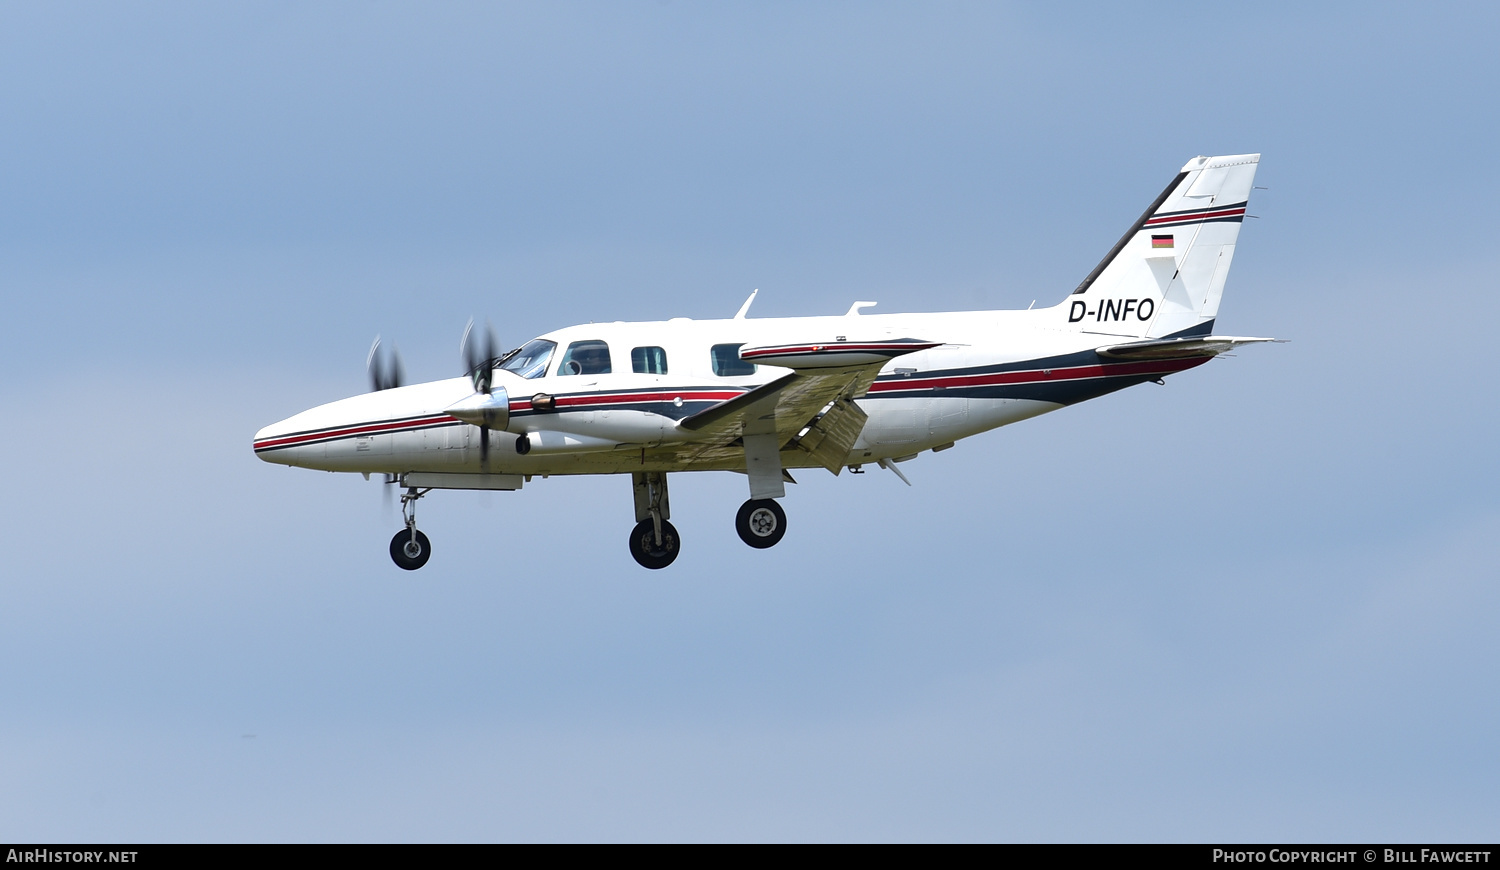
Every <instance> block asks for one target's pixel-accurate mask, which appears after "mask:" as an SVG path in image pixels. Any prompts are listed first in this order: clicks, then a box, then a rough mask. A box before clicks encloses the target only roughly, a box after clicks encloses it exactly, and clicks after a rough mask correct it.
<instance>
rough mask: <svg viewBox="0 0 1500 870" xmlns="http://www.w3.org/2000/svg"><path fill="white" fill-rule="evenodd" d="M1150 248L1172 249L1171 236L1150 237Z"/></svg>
mask: <svg viewBox="0 0 1500 870" xmlns="http://www.w3.org/2000/svg"><path fill="white" fill-rule="evenodd" d="M1151 247H1153V248H1170V247H1172V237H1171V236H1152V237H1151Z"/></svg>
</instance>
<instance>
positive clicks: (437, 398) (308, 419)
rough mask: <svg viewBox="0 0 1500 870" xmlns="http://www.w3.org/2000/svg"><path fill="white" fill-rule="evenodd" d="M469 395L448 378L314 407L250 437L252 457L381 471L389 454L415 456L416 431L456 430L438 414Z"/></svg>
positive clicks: (461, 381)
mask: <svg viewBox="0 0 1500 870" xmlns="http://www.w3.org/2000/svg"><path fill="white" fill-rule="evenodd" d="M469 389H472V387H471V386H470V385H469V382H468V380H467V379H465V378H454V379H453V380H452V381H438V382H434V383H431V384H417V385H414V386H410V387H399V388H396V389H391V390H381V391H379V392H376V393H365V394H363V395H360V396H351V397H350V398H347V399H340V400H339V401H337V402H329V403H328V404H326V405H319V406H318V407H316V408H310V409H308V410H306V411H303V412H302V413H300V414H295V415H293V416H291V417H288V418H286V419H285V420H282V421H280V422H278V423H272V424H271V425H269V426H267V427H265V428H264V429H262V430H260V431H259V432H257V433H255V455H256V456H259V457H260V458H261V459H263V460H265V461H266V462H274V463H276V464H277V465H295V466H298V467H301V468H318V469H323V470H325V471H385V470H388V467H389V466H391V465H392V463H393V459H392V456H393V454H394V453H397V452H400V451H402V450H404V451H406V452H411V451H413V450H418V451H419V450H420V448H421V444H420V438H421V432H420V430H421V429H423V428H425V427H428V426H434V425H441V424H443V423H444V422H445V421H446V422H447V423H451V424H454V425H457V421H456V420H454V419H453V418H452V417H449V416H448V415H447V414H445V413H443V411H442V409H443V408H445V407H447V406H449V405H451V404H453V402H454V400H456V399H458V398H460V397H461V396H463V395H464V392H465V391H466V390H469ZM400 439H406V440H405V441H403V440H400ZM413 439H416V440H413Z"/></svg>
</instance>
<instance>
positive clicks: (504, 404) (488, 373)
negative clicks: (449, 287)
mask: <svg viewBox="0 0 1500 870" xmlns="http://www.w3.org/2000/svg"><path fill="white" fill-rule="evenodd" d="M458 353H459V356H460V357H462V358H463V363H464V370H465V372H467V373H468V375H469V378H470V379H471V380H472V381H473V382H474V392H475V393H476V394H477V395H476V396H473V397H471V399H470V402H469V403H468V404H471V405H473V406H474V407H473V409H472V410H470V412H469V413H467V414H458V415H455V416H458V418H459V419H460V420H465V421H466V422H470V423H473V424H474V425H476V426H478V427H479V466H480V468H482V469H484V470H486V471H488V470H489V464H490V426H491V424H492V423H494V422H496V418H497V417H506V418H508V417H509V399H508V397H507V396H506V395H505V391H504V390H501V391H500V398H499V401H498V402H495V401H493V400H492V398H491V393H492V392H493V381H494V377H495V363H496V362H497V361H498V358H499V356H500V351H499V347H498V345H496V344H495V330H494V329H493V328H492V327H491V326H490V325H489V323H485V325H484V338H483V344H482V346H481V341H480V337H479V336H477V335H475V334H474V318H472V317H471V318H469V323H468V325H467V326H465V327H464V337H463V338H462V339H460V340H459V342H458ZM480 397H483V398H480ZM497 405H498V406H500V407H496V406H497ZM501 408H503V410H501ZM497 411H498V412H499V413H497ZM499 422H500V425H501V426H504V425H505V422H504V419H501V420H500V421H499Z"/></svg>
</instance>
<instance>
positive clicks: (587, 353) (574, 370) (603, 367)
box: [557, 340, 610, 375]
mask: <svg viewBox="0 0 1500 870" xmlns="http://www.w3.org/2000/svg"><path fill="white" fill-rule="evenodd" d="M609 371H610V368H609V345H607V344H605V343H604V342H602V341H595V340H590V341H575V342H573V343H572V344H570V345H568V352H567V353H565V354H563V358H562V362H560V363H558V364H557V373H558V374H560V375H607V374H609Z"/></svg>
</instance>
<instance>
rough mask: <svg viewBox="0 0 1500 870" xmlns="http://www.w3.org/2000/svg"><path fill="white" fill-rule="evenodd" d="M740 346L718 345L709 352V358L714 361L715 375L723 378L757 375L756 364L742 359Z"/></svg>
mask: <svg viewBox="0 0 1500 870" xmlns="http://www.w3.org/2000/svg"><path fill="white" fill-rule="evenodd" d="M744 346H745V345H744V342H741V343H740V344H716V345H714V346H713V349H712V350H710V351H709V358H710V359H711V360H712V361H713V366H714V374H716V375H718V376H719V377H721V378H733V377H737V376H739V375H753V374H755V363H748V362H745V361H744V360H742V359H740V348H742V347H744Z"/></svg>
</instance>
